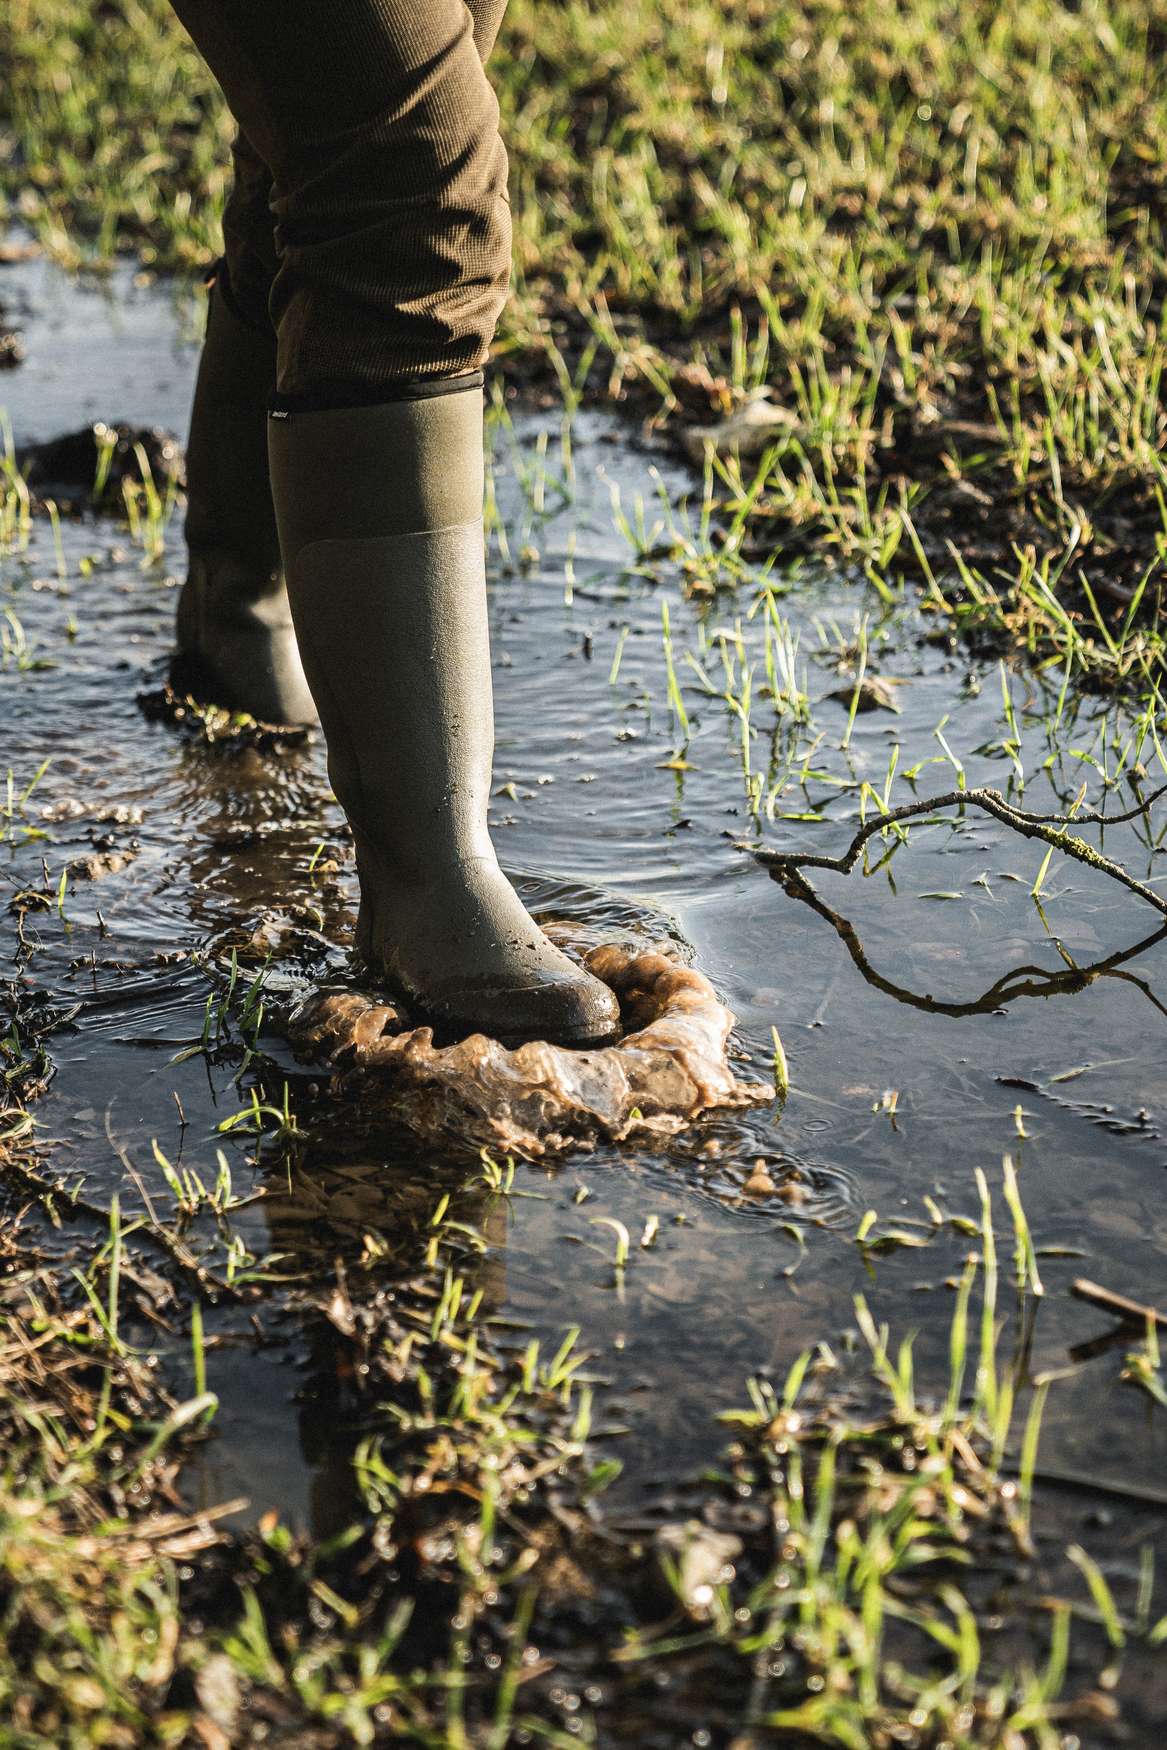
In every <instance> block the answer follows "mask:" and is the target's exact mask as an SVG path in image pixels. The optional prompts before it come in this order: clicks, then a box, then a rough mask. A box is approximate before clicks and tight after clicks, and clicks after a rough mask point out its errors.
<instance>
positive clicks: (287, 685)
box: [174, 0, 618, 1044]
mask: <svg viewBox="0 0 1167 1750" xmlns="http://www.w3.org/2000/svg"><path fill="white" fill-rule="evenodd" d="M174 3H175V10H176V11H177V13H178V14H179V16H180V18H181V19H182V22H183V23H184V24H185V25H186V27H187V29H188V30H189V31H190V33H191V35H192V37H193V38H194V40H195V42H196V43H197V44H198V46H199V48H200V49H201V50H202V52H203V53H204V54H205V56H206V58H207V60H208V61H209V63H210V65H211V68H212V70H213V71H214V73H215V74H216V76H217V78H218V79H219V81H220V83H221V85H222V87H223V90H224V92H225V94H226V96H227V101H228V102H229V104H230V106H231V109H232V112H233V113H234V115H235V117H236V119H237V121H238V123H239V129H240V132H239V138H238V141H237V143H236V147H235V160H236V180H235V188H234V192H233V194H232V197H231V201H230V203H229V205H228V209H227V212H226V215H225V218H224V237H225V242H226V256H225V259H224V261H223V262H222V263H221V264H220V268H219V271H218V276H217V280H216V285H215V289H214V294H213V298H212V316H211V326H210V329H209V333H208V344H207V353H206V357H205V360H204V367H203V371H202V372H201V373H200V381H199V391H198V395H197V396H196V405H195V422H194V423H195V430H194V431H193V432H192V471H191V479H190V488H191V507H192V509H191V521H190V523H189V524H188V529H189V532H190V535H191V541H192V553H191V577H190V580H189V581H188V583H187V586H186V590H185V591H184V598H183V603H182V615H181V624H180V642H181V643H182V644H183V645H184V647H185V648H186V649H187V650H188V651H189V652H190V653H191V655H192V657H198V658H201V659H204V660H205V662H206V664H207V667H208V669H209V670H213V672H214V675H216V676H218V677H220V678H221V682H222V684H223V685H225V686H229V687H230V688H231V689H232V697H231V699H229V700H221V701H218V702H221V703H233V704H237V705H240V704H241V705H244V706H246V707H247V708H248V709H251V710H253V712H256V714H260V715H264V714H269V713H274V714H276V715H283V716H292V717H293V718H295V717H299V718H300V719H301V720H303V719H304V718H305V717H307V716H308V715H309V704H308V702H307V698H306V692H305V689H304V687H303V685H302V682H301V679H300V671H299V669H298V666H297V663H296V661H295V660H294V655H295V649H294V646H293V643H292V640H291V637H290V634H289V632H288V622H287V613H286V612H285V607H284V604H285V602H286V603H287V604H288V608H289V610H290V615H291V620H292V622H294V626H295V635H296V639H295V642H296V645H298V653H299V661H300V662H302V664H303V668H302V673H303V675H304V676H305V677H306V679H307V687H308V689H310V692H311V700H312V701H314V704H315V709H316V711H317V712H318V713H319V719H320V722H321V724H322V726H323V729H324V733H325V737H326V739H327V742H328V769H329V776H330V778H331V781H332V785H333V788H334V789H335V791H336V794H337V797H338V799H339V801H340V803H341V805H342V806H343V808H344V810H345V813H346V814H347V816H348V819H349V822H350V824H351V826H352V829H353V834H354V838H355V842H356V851H357V867H358V872H359V875H360V883H361V910H360V918H359V922H358V928H357V948H358V950H359V952H360V954H361V956H362V957H363V959H364V961H365V963H366V965H367V966H368V967H369V968H370V970H371V971H372V972H373V973H374V975H376V976H378V977H380V978H382V979H384V980H386V981H387V982H388V983H390V984H391V985H392V986H393V987H394V988H395V989H396V990H397V991H398V993H399V994H401V995H403V996H404V997H405V998H406V999H407V1000H412V1001H413V1002H415V1003H418V1004H419V1005H420V1006H421V1007H422V1008H424V1009H425V1011H426V1012H427V1014H428V1015H429V1016H430V1017H431V1018H433V1019H434V1020H435V1021H437V1022H439V1023H441V1024H443V1025H445V1026H448V1027H450V1028H457V1029H461V1030H465V1029H469V1028H482V1029H483V1030H485V1031H488V1032H490V1033H491V1034H493V1035H494V1036H496V1037H501V1038H504V1039H507V1040H511V1041H515V1040H518V1039H521V1038H543V1039H549V1040H553V1041H556V1042H558V1043H561V1044H587V1043H591V1042H593V1041H595V1040H598V1039H601V1038H604V1037H606V1036H607V1035H609V1034H611V1033H612V1032H613V1031H614V1030H615V1028H616V1026H617V1024H618V1011H617V1008H616V1003H615V999H614V997H613V996H612V993H611V991H609V990H608V989H607V988H606V987H605V986H604V985H602V984H601V983H599V981H598V980H596V979H594V978H592V977H591V976H590V975H589V974H587V973H586V972H584V971H583V970H582V969H581V968H580V967H579V966H578V965H576V964H575V963H574V962H573V961H571V960H570V959H568V958H567V956H566V955H564V954H562V953H561V952H560V951H559V950H558V949H557V948H556V947H554V946H553V944H552V943H551V942H549V941H548V940H547V938H546V937H545V936H544V935H543V934H542V932H541V931H540V930H539V929H538V928H537V927H536V925H535V924H534V923H533V922H532V921H531V919H530V917H529V916H528V915H527V913H526V911H525V910H524V908H523V906H522V904H521V903H520V901H519V899H518V897H517V895H516V894H515V892H514V890H513V888H512V887H511V885H510V883H509V882H508V881H507V879H506V878H505V876H504V875H503V873H502V871H501V870H500V868H499V866H498V862H497V859H496V857H495V852H494V847H493V845H492V844H491V841H490V836H489V833H488V830H487V824H486V812H487V804H488V800H489V795H490V777H491V762H492V758H493V753H494V722H493V710H492V701H491V676H490V647H489V637H488V630H487V613H486V572H485V554H484V541H483V526H482V493H483V464H482V381H483V379H482V371H481V365H482V363H483V361H484V359H485V357H486V353H487V348H488V346H489V343H490V339H491V335H492V334H493V331H494V324H495V321H496V319H497V317H498V313H499V310H500V309H501V307H502V303H503V300H504V298H505V295H506V288H507V282H508V278H509V273H510V222H509V208H508V205H507V192H506V153H505V151H504V150H503V146H502V143H501V141H500V139H499V136H498V105H497V102H496V101H495V97H494V93H493V92H492V91H491V88H490V85H489V84H488V82H487V79H486V76H485V73H484V71H483V63H484V61H485V58H486V56H487V54H488V53H489V50H490V47H491V45H492V43H493V41H494V38H495V35H496V33H497V29H498V25H499V22H500V20H501V17H502V11H503V4H504V3H505V0H475V3H474V5H473V6H472V7H471V8H470V9H469V10H468V9H467V7H466V6H464V5H463V4H462V3H461V0H346V3H345V4H344V5H343V6H338V5H336V4H329V3H328V0H279V4H278V5H277V4H276V0H253V3H252V4H251V5H248V6H246V7H238V6H233V5H229V4H228V0H174ZM249 336H253V337H254V340H253V343H252V345H251V353H252V356H251V357H250V358H248V356H247V354H248V337H249ZM265 347H266V348H267V354H268V355H273V351H274V394H273V396H272V399H271V401H270V403H269V408H270V412H269V417H268V419H267V437H268V470H267V474H266V476H265V474H264V470H263V467H262V465H261V463H260V460H259V459H258V458H257V456H256V454H255V432H256V430H257V426H256V419H255V413H256V408H257V405H258V397H257V391H256V378H257V375H258V374H260V373H261V370H264V371H265V370H266V369H267V368H268V367H267V366H265V365H263V358H264V356H265V354H264V348H265ZM228 350H231V357H232V359H233V360H234V362H233V363H231V362H228V363H225V364H223V365H220V363H219V355H220V351H222V353H223V356H224V358H226V355H227V352H228ZM204 377H205V384H204ZM265 395H266V389H265ZM233 397H241V398H242V399H233ZM224 409H227V412H226V414H225V413H224ZM216 422H217V423H216ZM220 433H222V434H223V436H224V438H225V439H226V441H227V442H229V443H230V444H231V445H232V446H233V448H232V450H231V451H230V453H226V452H225V450H224V447H223V442H222V441H221V440H220V437H219V434H220ZM208 434H209V435H208ZM236 455H238V456H239V457H240V458H241V465H240V468H239V471H238V475H237V476H236V475H235V474H234V473H233V471H232V467H231V463H232V460H233V458H234V457H235V456H236ZM212 461H213V463H214V466H213V467H212V465H211V463H212ZM235 493H244V494H246V495H248V496H249V502H250V503H251V504H252V506H253V516H252V532H253V534H254V537H255V538H254V541H253V542H252V543H251V544H250V545H249V544H248V543H247V542H245V541H241V540H240V539H239V537H238V533H237V531H238V530H239V529H240V528H243V529H246V528H247V526H248V516H247V512H246V510H245V509H243V507H242V504H241V500H240V499H238V498H233V497H232V495H233V494H235ZM215 495H219V496H218V502H220V503H222V504H223V506H224V518H223V523H222V533H221V536H217V535H216V534H215V532H214V525H213V519H212V520H211V533H210V534H208V533H207V529H208V517H209V498H210V497H213V496H215ZM269 495H270V501H271V504H273V505H274V517H275V525H276V527H277V529H278V550H279V553H280V554H281V555H282V561H283V568H284V578H285V579H286V591H285V586H284V584H283V583H281V581H280V577H279V572H278V568H277V566H276V561H275V551H276V550H275V548H274V547H273V545H272V543H271V539H270V524H269V523H268V521H267V519H268V516H269ZM240 511H242V514H236V513H237V512H240ZM208 554H210V557H207V555H208ZM188 598H189V600H188ZM188 626H189V627H190V628H191V630H190V631H189V632H188V631H187V629H186V628H187V627H188ZM265 640H266V645H265V642H264V641H265ZM257 650H258V651H260V653H261V656H262V653H263V652H264V650H266V660H260V659H259V658H257V656H256V652H257ZM261 671H262V672H261ZM249 688H251V689H254V690H253V691H252V692H251V693H250V694H248V689H249ZM257 708H258V709H257Z"/></svg>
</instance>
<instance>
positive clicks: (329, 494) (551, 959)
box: [268, 388, 619, 1045]
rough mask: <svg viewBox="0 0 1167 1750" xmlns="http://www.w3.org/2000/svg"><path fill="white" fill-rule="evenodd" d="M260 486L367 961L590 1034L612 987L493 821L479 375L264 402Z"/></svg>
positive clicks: (479, 1017)
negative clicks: (570, 943)
mask: <svg viewBox="0 0 1167 1750" xmlns="http://www.w3.org/2000/svg"><path fill="white" fill-rule="evenodd" d="M268 437H269V454H270V458H271V479H272V491H273V496H274V499H275V506H276V516H277V519H278V522H279V531H280V545H281V548H282V551H283V555H284V565H285V568H286V573H287V579H288V593H289V596H290V598H291V603H292V612H293V614H294V616H295V622H296V631H297V634H298V636H299V641H300V650H301V652H302V654H303V658H304V666H305V669H306V671H307V674H308V679H309V682H310V683H311V687H312V692H313V696H314V697H315V699H316V703H317V705H318V706H319V709H320V719H321V722H322V724H323V726H324V733H325V736H326V738H327V741H328V771H329V776H330V778H331V780H332V785H333V789H334V790H335V791H336V795H337V798H338V799H339V801H340V803H341V805H342V806H343V808H344V811H345V813H346V814H347V816H348V819H349V822H350V824H351V826H352V829H353V834H354V837H355V841H356V851H357V868H358V871H359V874H360V883H361V906H360V915H359V918H358V923H357V943H356V946H357V950H358V952H359V954H360V956H361V958H362V959H363V960H364V962H365V964H366V966H368V967H369V969H370V970H371V971H372V972H373V973H374V974H375V975H376V976H378V977H380V978H381V979H383V980H384V981H386V982H387V983H389V984H390V985H391V986H393V987H394V989H396V990H397V991H398V992H399V993H400V994H401V995H402V996H404V997H405V999H406V1000H407V1002H413V1003H416V1004H419V1005H420V1006H421V1007H422V1008H423V1010H424V1011H425V1012H426V1013H427V1015H428V1016H429V1017H431V1018H432V1019H433V1020H434V1021H435V1022H436V1023H437V1024H439V1025H440V1026H442V1027H443V1028H444V1029H450V1030H455V1029H456V1030H458V1031H461V1032H465V1031H470V1030H481V1031H483V1032H486V1033H489V1034H490V1035H491V1036H492V1037H494V1038H499V1039H503V1040H505V1041H507V1042H511V1041H517V1040H519V1039H524V1038H527V1039H529V1038H539V1039H547V1040H550V1041H553V1042H557V1043H560V1044H580V1045H583V1044H588V1043H591V1042H593V1041H596V1040H598V1039H602V1038H607V1037H609V1036H611V1034H612V1033H613V1032H614V1031H615V1030H616V1028H617V1025H618V1014H619V1012H618V1009H617V1005H616V1001H615V998H614V997H613V995H612V993H611V991H610V990H609V989H608V988H607V986H606V985H603V984H600V983H599V981H598V980H596V979H594V978H592V977H591V976H590V975H589V974H588V973H586V972H584V971H583V970H582V968H580V967H579V966H577V965H576V964H575V963H574V962H573V961H571V960H569V959H568V958H567V957H566V955H564V954H562V953H560V951H559V950H558V949H557V948H555V947H554V946H553V945H552V943H550V942H549V941H548V940H547V938H546V936H544V935H543V933H542V931H541V930H539V929H538V927H537V926H536V925H535V924H534V923H533V922H532V921H531V918H530V917H529V916H528V914H527V912H526V911H525V910H524V908H523V905H522V903H521V901H520V900H519V898H518V895H517V894H516V893H515V891H514V889H513V888H512V886H511V885H510V882H509V881H508V880H507V879H506V877H505V876H504V875H503V873H502V871H501V869H500V868H499V866H498V860H497V858H496V856H495V852H494V846H493V845H492V844H491V841H490V835H489V832H488V830H487V824H486V811H487V805H488V800H489V796H490V780H491V762H492V760H493V756H494V711H493V703H492V698H491V674H490V639H489V632H488V627H487V608H486V564H485V545H484V538H483V525H482V487H483V464H482V394H481V390H480V389H477V388H475V389H471V390H464V391H461V392H458V393H453V394H443V395H439V396H434V397H431V398H428V399H421V400H414V401H403V402H395V403H392V404H390V405H388V406H379V407H364V408H344V409H339V410H336V411H330V412H312V413H296V414H294V415H292V416H291V417H289V416H287V415H283V414H273V416H272V417H271V419H270V420H269V426H268Z"/></svg>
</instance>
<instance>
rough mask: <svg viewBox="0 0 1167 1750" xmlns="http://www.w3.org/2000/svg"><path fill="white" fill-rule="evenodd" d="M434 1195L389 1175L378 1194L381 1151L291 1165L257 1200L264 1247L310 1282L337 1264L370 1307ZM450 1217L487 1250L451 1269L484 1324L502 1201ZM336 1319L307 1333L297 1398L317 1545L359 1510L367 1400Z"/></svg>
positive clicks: (502, 1277)
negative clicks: (307, 1361)
mask: <svg viewBox="0 0 1167 1750" xmlns="http://www.w3.org/2000/svg"><path fill="white" fill-rule="evenodd" d="M397 1164H398V1165H402V1166H403V1165H404V1164H403V1163H397ZM448 1188H449V1182H448V1181H447V1189H448ZM442 1195H443V1189H442V1186H441V1185H440V1184H435V1182H434V1179H433V1177H432V1175H431V1176H429V1177H419V1178H405V1177H399V1176H398V1175H397V1174H394V1176H393V1178H392V1180H391V1181H390V1184H389V1186H388V1187H387V1186H386V1175H385V1157H384V1155H383V1154H378V1155H376V1156H374V1157H373V1158H372V1159H369V1160H367V1161H362V1160H352V1159H349V1158H347V1157H346V1158H336V1159H332V1160H327V1159H324V1160H322V1159H319V1158H316V1157H313V1159H312V1160H311V1163H310V1165H306V1164H301V1165H300V1166H299V1167H298V1168H297V1170H296V1172H295V1173H294V1175H293V1176H292V1177H291V1179H290V1180H289V1182H288V1190H287V1194H286V1195H285V1193H284V1185H283V1182H282V1179H281V1175H280V1174H279V1173H278V1172H277V1173H274V1174H273V1175H272V1179H271V1182H270V1185H269V1195H268V1196H267V1197H266V1198H265V1199H264V1203H263V1212H264V1216H265V1218H266V1220H267V1226H268V1235H269V1249H270V1250H271V1251H273V1252H278V1253H279V1254H280V1255H281V1257H282V1259H283V1262H282V1263H281V1265H280V1268H281V1269H282V1270H286V1271H288V1272H289V1273H290V1274H302V1275H304V1276H305V1277H307V1278H308V1279H309V1280H311V1281H314V1282H324V1281H327V1280H328V1279H329V1278H330V1277H331V1276H332V1274H333V1272H334V1271H335V1268H336V1263H337V1260H338V1259H340V1260H342V1262H343V1266H344V1272H345V1281H346V1285H347V1288H348V1291H349V1292H350V1293H351V1294H352V1297H353V1300H354V1301H356V1302H359V1303H363V1304H364V1305H366V1306H368V1305H370V1304H371V1305H373V1306H374V1307H377V1305H378V1302H377V1289H378V1288H379V1287H380V1286H381V1284H382V1282H385V1283H388V1284H390V1285H392V1284H394V1283H400V1282H401V1280H402V1279H403V1278H406V1277H408V1276H409V1275H410V1274H412V1273H413V1272H414V1271H416V1270H418V1269H419V1268H420V1267H421V1265H422V1261H423V1258H424V1256H425V1253H426V1250H427V1247H428V1246H429V1243H430V1241H431V1239H432V1238H433V1234H434V1226H433V1221H434V1215H435V1213H436V1212H437V1208H438V1204H439V1202H440V1199H441V1196H442ZM458 1219H459V1221H461V1222H464V1223H466V1224H467V1226H470V1227H473V1228H475V1229H477V1231H478V1233H479V1234H480V1235H481V1236H482V1239H483V1240H484V1241H485V1242H486V1245H487V1248H488V1249H487V1250H486V1251H485V1252H484V1253H482V1254H481V1255H479V1254H477V1253H475V1252H472V1251H468V1252H467V1253H464V1254H463V1255H462V1256H461V1257H459V1258H458V1259H457V1262H456V1263H455V1264H454V1271H455V1274H456V1275H458V1276H460V1277H461V1278H462V1282H463V1305H466V1304H468V1303H469V1302H470V1301H471V1300H472V1299H473V1297H474V1295H475V1294H480V1295H481V1299H480V1301H479V1312H480V1316H481V1317H483V1318H489V1317H490V1315H491V1314H493V1313H497V1312H501V1310H502V1307H503V1303H504V1302H505V1300H506V1241H507V1209H506V1201H505V1199H503V1198H499V1197H494V1196H491V1195H490V1194H489V1193H488V1192H483V1193H482V1194H481V1195H474V1196H469V1197H467V1196H462V1197H459V1199H458ZM370 1238H372V1239H373V1240H374V1243H375V1244H377V1245H378V1247H381V1246H383V1247H384V1250H383V1252H381V1254H380V1255H379V1256H375V1257H374V1256H371V1255H370V1250H369V1239H370ZM338 1282H339V1278H338ZM331 1293H332V1290H328V1291H327V1293H326V1294H325V1296H324V1299H325V1300H327V1298H328V1295H330V1294H331ZM334 1305H335V1302H334ZM381 1310H382V1311H383V1310H384V1309H383V1308H382V1309H381ZM336 1316H337V1317H338V1318H339V1321H340V1322H339V1323H336V1322H333V1321H330V1320H329V1319H327V1318H324V1317H321V1318H320V1320H319V1322H317V1323H315V1324H313V1325H312V1326H311V1339H312V1362H311V1366H310V1370H309V1372H308V1375H307V1378H306V1380H305V1382H304V1389H303V1392H302V1393H301V1394H300V1402H301V1408H300V1412H299V1435H300V1451H301V1454H302V1456H303V1458H304V1462H305V1463H306V1464H307V1465H309V1466H311V1468H312V1470H313V1473H314V1474H313V1478H312V1488H311V1514H312V1524H311V1530H312V1535H313V1536H314V1537H315V1538H317V1539H318V1540H324V1539H326V1538H329V1537H335V1536H337V1535H338V1533H340V1532H342V1531H345V1530H347V1529H348V1527H349V1526H350V1525H351V1524H352V1522H353V1519H354V1517H359V1516H360V1512H361V1507H362V1503H361V1501H360V1499H359V1497H358V1495H357V1484H356V1475H355V1473H354V1471H353V1463H352V1461H353V1454H354V1452H355V1450H356V1447H357V1444H358V1441H359V1440H360V1438H361V1430H362V1426H363V1422H362V1418H363V1415H364V1412H365V1411H366V1410H367V1407H368V1400H367V1397H366V1395H365V1393H364V1388H363V1386H362V1381H361V1378H360V1376H359V1374H358V1373H357V1371H356V1365H355V1364H356V1360H357V1352H356V1348H355V1346H354V1343H353V1342H352V1341H350V1336H349V1335H348V1334H346V1331H345V1329H344V1328H343V1327H344V1325H345V1323H346V1320H345V1318H344V1314H343V1312H340V1313H338V1314H337V1315H336Z"/></svg>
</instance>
